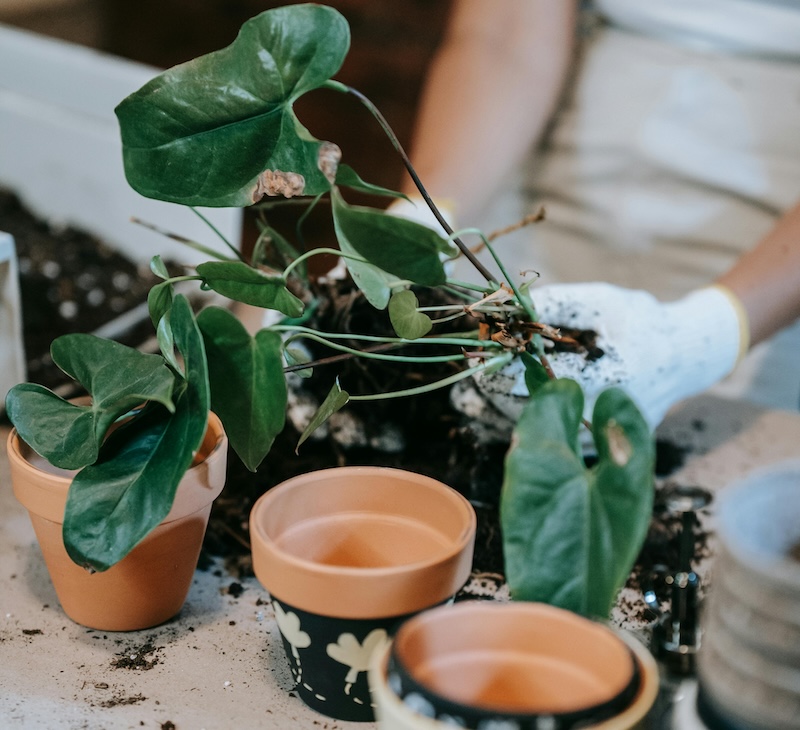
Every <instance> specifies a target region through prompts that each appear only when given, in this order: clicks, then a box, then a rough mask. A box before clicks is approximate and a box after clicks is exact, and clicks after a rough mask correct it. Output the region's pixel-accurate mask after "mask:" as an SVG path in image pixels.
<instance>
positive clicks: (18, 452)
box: [6, 411, 225, 489]
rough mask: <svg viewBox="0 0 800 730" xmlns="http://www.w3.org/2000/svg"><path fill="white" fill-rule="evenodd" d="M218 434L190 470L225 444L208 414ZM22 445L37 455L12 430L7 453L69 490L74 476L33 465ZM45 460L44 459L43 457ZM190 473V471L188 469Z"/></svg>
mask: <svg viewBox="0 0 800 730" xmlns="http://www.w3.org/2000/svg"><path fill="white" fill-rule="evenodd" d="M212 428H213V430H214V433H215V434H216V440H215V441H214V445H213V447H212V448H211V449H210V450H209V451H208V453H207V454H206V456H205V458H204V459H203V461H201V462H199V463H198V464H192V466H190V467H189V469H193V468H194V467H196V466H199V465H200V464H203V463H204V462H206V461H208V460H209V459H210V458H211V457H212V456H213V455H214V454H216V453H217V452H218V451H219V450H220V449H221V448H222V445H223V444H224V442H225V430H224V429H223V427H222V421H220V419H219V416H217V414H216V413H214V412H213V411H209V412H208V424H207V426H206V429H212ZM22 444H25V447H26V448H28V449H30V450H31V451H32V452H33V453H36V452H35V451H34V450H33V449H32V448H31V447H30V446H28V444H27V443H26V442H25V441H23V440H22V438H21V437H20V435H19V434H18V433H17V429H16V428H12V429H11V431H10V432H9V434H8V438H7V439H6V452H7V453H8V455H9V457H10V458H12V459H14V460H15V461H17V462H18V463H19V464H20V465H21V466H23V468H25V469H31V470H33V471H35V472H37V473H39V474H45V475H47V479H48V482H50V483H51V484H52V485H53V486H54V487H61V488H63V489H69V485H70V484H72V479H73V477H72V476H66V475H64V474H54V473H53V472H51V471H48V470H47V469H40V468H39V467H38V466H36V465H35V464H32V463H31V462H30V460H29V459H28V457H27V456H25V454H24V453H23V450H22ZM41 458H44V457H41ZM78 471H80V470H79V469H76V470H75V472H76V473H77V472H78ZM187 471H188V469H187Z"/></svg>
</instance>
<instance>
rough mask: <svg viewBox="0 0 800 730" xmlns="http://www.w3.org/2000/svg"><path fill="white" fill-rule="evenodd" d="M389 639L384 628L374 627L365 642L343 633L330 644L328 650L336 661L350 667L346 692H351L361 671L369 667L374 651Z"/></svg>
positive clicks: (346, 681) (346, 680)
mask: <svg viewBox="0 0 800 730" xmlns="http://www.w3.org/2000/svg"><path fill="white" fill-rule="evenodd" d="M387 641H389V636H388V634H387V633H386V631H385V630H384V629H373V630H372V631H370V632H369V634H367V637H366V638H365V639H364V643H363V644H361V643H359V641H358V639H356V637H355V636H353V634H350V633H346V634H341V635H340V636H339V638H338V639H337V640H336V643H335V644H328V646H327V648H326V650H325V651H326V652H327V654H328V656H329V657H330V658H331V659H333V660H334V661H337V662H339V663H340V664H344V665H345V666H346V667H350V671H349V672H347V676H346V677H345V678H344V681H345V688H344V691H345V694H350V688H351V687H352V686H353V683H354V682H355V681H356V679H358V675H359V673H360V672H366V671H367V669H369V664H370V659H371V658H372V655H373V653H374V652H375V651H376V650H377V649H379V648H381V647H382V646H384V644H385V643H386V642H387Z"/></svg>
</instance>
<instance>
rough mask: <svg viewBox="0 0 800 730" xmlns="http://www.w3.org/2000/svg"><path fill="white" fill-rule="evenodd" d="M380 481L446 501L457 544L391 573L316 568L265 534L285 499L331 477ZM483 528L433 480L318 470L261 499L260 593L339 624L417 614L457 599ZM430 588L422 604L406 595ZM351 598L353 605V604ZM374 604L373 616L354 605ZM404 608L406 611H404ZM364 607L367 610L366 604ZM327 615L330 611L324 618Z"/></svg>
mask: <svg viewBox="0 0 800 730" xmlns="http://www.w3.org/2000/svg"><path fill="white" fill-rule="evenodd" d="M332 476H335V477H337V478H342V477H349V478H351V479H352V478H356V477H361V478H365V479H370V480H373V479H380V478H381V477H383V478H386V477H394V478H395V479H397V480H402V481H407V482H408V483H409V484H412V483H413V484H415V485H417V486H419V487H421V488H423V489H426V490H432V491H433V492H434V493H436V494H437V495H438V497H439V498H440V499H442V500H446V501H447V502H448V503H449V504H448V506H449V508H452V510H453V513H454V514H457V515H458V519H459V522H460V523H461V524H460V528H459V534H458V537H457V538H456V539H451V540H450V541H449V544H448V545H447V546H446V547H442V548H441V549H440V550H438V551H437V552H436V553H435V554H432V555H431V556H430V557H429V558H426V559H423V560H419V561H416V562H411V563H405V564H401V565H393V566H387V567H353V566H337V565H329V564H324V563H317V562H314V561H313V560H309V559H306V558H303V557H300V556H298V555H294V554H292V553H290V552H287V551H286V550H284V549H282V548H281V547H280V546H279V545H278V544H277V543H276V541H275V540H274V539H273V537H272V536H271V535H269V534H268V533H267V531H266V529H265V526H264V520H265V515H267V514H268V513H269V511H270V510H272V509H273V508H275V505H276V504H278V503H279V502H280V500H281V498H282V497H283V496H284V495H288V494H291V493H292V491H293V490H294V489H296V488H302V487H304V486H307V485H310V484H314V483H318V482H324V481H325V480H327V479H329V478H330V477H332ZM476 528H477V517H476V515H475V510H474V509H473V507H472V505H471V504H470V503H469V501H468V500H467V499H466V498H465V497H464V496H463V495H461V494H460V493H459V492H457V491H456V490H455V489H452V488H451V487H449V486H447V485H445V484H443V483H442V482H439V481H438V480H436V479H433V478H432V477H428V476H424V475H422V474H417V473H415V472H410V471H406V470H404V469H397V468H393V467H382V466H347V467H333V468H329V469H320V470H317V471H314V472H309V473H306V474H300V475H299V476H296V477H293V478H291V479H288V480H286V481H284V482H282V483H281V484H278V485H277V486H275V487H272V488H271V489H270V490H269V491H267V492H266V493H265V494H263V495H262V496H261V497H260V498H259V499H258V500H257V501H256V503H255V504H254V505H253V509H252V511H251V513H250V537H251V543H252V550H253V563H254V565H253V567H254V570H255V572H256V576H257V577H259V580H260V581H261V583H262V585H264V587H265V588H266V589H267V590H268V591H269V592H270V593H271V594H272V595H274V596H275V597H276V598H277V599H279V600H281V601H284V602H286V603H287V604H290V605H294V606H297V607H298V608H300V609H302V610H305V611H310V612H312V613H324V614H325V615H330V616H335V617H339V618H380V617H385V616H393V615H402V614H407V613H413V612H416V611H419V610H422V609H424V608H428V607H430V606H432V605H436V604H437V603H441V602H442V601H445V600H447V599H449V598H451V597H452V596H453V595H454V594H455V593H456V591H457V590H458V589H459V588H461V586H462V585H463V584H464V583H465V582H466V580H467V578H468V577H469V573H470V570H471V564H472V550H473V546H474V540H475V532H476ZM414 576H417V577H418V579H419V581H421V582H424V583H425V584H426V587H427V588H426V595H425V598H424V600H421V599H420V598H419V597H416V598H415V597H409V598H408V600H407V601H406V599H405V597H404V596H403V595H401V594H402V593H403V591H404V588H405V587H407V586H408V585H409V581H410V580H411V579H412V577H414ZM309 592H313V593H317V594H325V595H326V596H327V598H326V602H325V605H324V606H320V605H311V604H310V603H309V602H308V600H307V599H306V595H308V594H309ZM348 594H352V597H353V599H354V600H351V599H350V598H348ZM359 596H360V597H363V596H369V597H370V598H369V601H368V603H369V604H371V606H372V608H371V609H369V610H368V611H367V613H366V614H362V613H358V610H357V609H355V608H354V607H353V605H352V604H354V603H357V602H358V601H359V600H360V599H359V598H358V597H359ZM404 601H405V603H404ZM361 605H362V606H363V605H366V604H365V603H364V602H362V604H361ZM321 609H324V610H321Z"/></svg>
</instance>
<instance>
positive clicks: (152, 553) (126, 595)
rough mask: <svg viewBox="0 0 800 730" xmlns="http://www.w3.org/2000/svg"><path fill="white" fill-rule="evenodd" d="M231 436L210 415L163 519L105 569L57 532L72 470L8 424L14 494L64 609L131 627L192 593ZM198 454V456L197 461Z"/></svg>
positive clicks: (153, 620)
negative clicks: (86, 562)
mask: <svg viewBox="0 0 800 730" xmlns="http://www.w3.org/2000/svg"><path fill="white" fill-rule="evenodd" d="M227 443H228V439H227V437H226V436H225V432H224V430H223V428H222V423H221V422H220V420H219V418H217V416H216V415H214V414H213V413H212V414H210V415H209V422H208V430H207V431H206V435H205V438H204V440H203V443H202V445H201V447H200V449H199V451H198V458H197V459H196V460H195V461H196V463H195V465H194V466H192V467H191V468H190V469H189V471H187V472H186V475H185V476H184V478H183V480H182V481H181V483H180V485H179V486H178V491H177V494H176V496H175V502H174V504H173V506H172V509H171V511H170V513H169V514H168V515H167V517H166V519H165V520H164V521H163V522H162V523H161V524H160V525H159V526H158V527H156V528H155V529H154V530H153V531H152V532H151V533H150V534H149V535H148V536H147V537H145V539H144V540H142V542H140V543H139V544H138V545H137V546H136V547H135V548H134V549H133V550H132V551H131V552H130V553H129V554H128V555H127V556H126V557H125V558H123V559H122V560H121V561H120V562H119V563H117V564H116V565H114V566H112V567H111V568H109V569H108V570H106V571H104V572H102V573H89V572H88V571H86V570H85V569H83V568H81V567H79V566H78V565H76V564H75V563H74V562H72V560H71V559H70V557H69V555H68V554H67V551H66V549H65V548H64V542H63V539H62V535H61V530H62V523H63V520H64V508H65V505H66V501H67V491H68V490H69V485H70V483H71V481H72V475H73V474H74V472H68V471H65V470H63V469H58V468H56V467H53V466H51V465H50V464H49V463H48V462H47V461H45V460H44V459H43V458H42V457H40V456H39V455H38V454H36V453H35V452H34V451H33V450H32V449H31V448H30V447H29V446H28V445H27V444H26V443H24V442H23V441H22V440H21V439H20V438H19V437H18V436H17V433H16V430H12V431H11V433H10V434H9V437H8V443H7V449H8V457H9V462H10V466H11V480H12V484H13V488H14V495H15V496H16V498H17V499H18V500H19V501H20V502H21V503H22V504H23V505H24V506H25V507H26V508H27V510H28V514H29V515H30V518H31V522H32V523H33V529H34V531H35V533H36V537H37V539H38V541H39V546H40V548H41V550H42V555H43V556H44V561H45V564H46V565H47V569H48V571H49V573H50V578H51V580H52V581H53V586H54V587H55V590H56V594H57V596H58V600H59V602H60V603H61V607H62V608H63V609H64V613H66V614H67V616H69V617H70V618H71V619H72V620H73V621H75V622H76V623H79V624H82V625H84V626H88V627H89V628H93V629H100V630H104V631H135V630H137V629H144V628H148V627H150V626H155V625H157V624H160V623H163V622H164V621H166V620H167V619H170V618H172V617H173V616H174V615H175V614H177V613H178V612H179V611H180V609H181V607H182V606H183V603H184V601H185V600H186V595H187V594H188V592H189V587H190V585H191V582H192V577H193V575H194V570H195V568H196V566H197V559H198V556H199V555H200V547H201V545H202V541H203V536H204V534H205V530H206V526H207V524H208V516H209V514H210V512H211V503H212V502H213V501H214V499H216V497H217V496H218V495H219V493H220V492H221V491H222V487H223V486H224V484H225V467H226V461H227ZM198 459H201V460H200V461H198Z"/></svg>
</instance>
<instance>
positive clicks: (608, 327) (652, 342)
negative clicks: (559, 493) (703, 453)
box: [478, 283, 749, 428]
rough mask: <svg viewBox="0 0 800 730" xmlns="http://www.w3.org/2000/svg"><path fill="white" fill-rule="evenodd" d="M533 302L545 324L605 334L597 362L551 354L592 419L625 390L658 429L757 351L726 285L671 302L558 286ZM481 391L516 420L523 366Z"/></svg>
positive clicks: (610, 289)
mask: <svg viewBox="0 0 800 730" xmlns="http://www.w3.org/2000/svg"><path fill="white" fill-rule="evenodd" d="M531 297H532V299H533V302H534V308H535V309H536V314H537V315H538V317H539V319H540V321H542V322H543V323H546V324H550V325H553V326H555V327H559V326H561V327H569V328H577V329H591V330H595V331H596V332H597V333H598V338H597V344H598V346H599V347H601V348H602V349H603V351H604V354H603V355H602V356H601V357H599V358H598V359H596V360H594V361H587V360H586V359H585V355H584V354H581V353H572V352H554V353H552V354H550V355H548V359H549V361H550V364H551V365H552V368H553V371H554V372H555V374H556V375H557V376H558V377H565V378H572V379H574V380H577V381H578V382H579V383H580V385H581V386H582V387H583V389H584V392H585V394H586V407H585V410H584V416H585V417H586V418H587V419H591V414H592V409H593V407H594V401H595V400H596V398H597V396H598V395H599V394H600V392H601V391H602V390H604V389H605V388H608V387H611V386H619V387H622V388H624V389H625V390H626V391H627V392H628V393H629V394H630V395H631V397H632V398H633V399H634V401H635V402H636V404H637V405H638V407H639V409H640V410H641V411H642V414H643V415H644V416H645V418H646V419H647V421H648V423H649V424H650V426H651V427H652V428H655V427H656V426H657V425H658V424H659V423H660V422H661V420H662V419H663V417H664V415H665V414H666V412H667V411H668V410H669V409H670V408H671V407H672V406H673V405H674V404H676V403H678V402H679V401H681V400H683V399H684V398H687V397H688V396H690V395H694V394H696V393H699V392H701V391H703V390H705V389H706V388H708V387H710V386H711V385H714V384H715V383H716V382H717V381H719V380H721V379H722V378H724V377H725V376H726V375H727V374H728V373H730V372H731V370H733V368H734V366H735V365H736V363H737V362H738V360H739V358H740V357H741V356H742V355H744V353H745V352H746V351H747V348H748V346H749V326H748V320H747V315H746V313H745V311H744V309H743V307H742V305H741V303H740V302H739V300H738V299H737V298H736V296H735V295H734V294H733V293H732V292H730V291H729V290H728V289H726V288H725V287H722V286H718V285H715V286H711V287H708V288H704V289H698V290H696V291H694V292H692V293H690V294H688V295H687V296H685V297H684V298H683V299H680V300H678V301H675V302H667V303H664V302H660V301H658V300H657V299H656V298H655V297H653V296H652V295H651V294H649V293H647V292H644V291H633V290H629V289H620V288H619V287H615V286H612V285H610V284H604V283H590V284H556V285H550V286H545V287H541V288H539V289H536V290H533V291H532V292H531ZM478 387H479V389H480V390H481V392H482V393H483V394H484V396H485V397H487V398H488V399H489V400H490V401H491V402H492V404H493V405H494V406H495V407H496V408H497V409H498V410H500V411H501V412H503V413H504V414H505V415H506V416H507V417H509V418H510V419H512V420H513V421H516V419H517V418H518V416H519V413H520V411H521V410H522V405H523V404H524V396H525V395H527V388H526V386H525V382H524V368H523V366H522V363H521V362H518V361H516V360H515V361H514V362H513V363H512V364H511V365H510V366H509V367H508V368H506V369H505V370H503V371H501V372H500V373H495V374H493V375H490V376H487V377H484V378H482V379H481V380H480V382H479V383H478Z"/></svg>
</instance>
